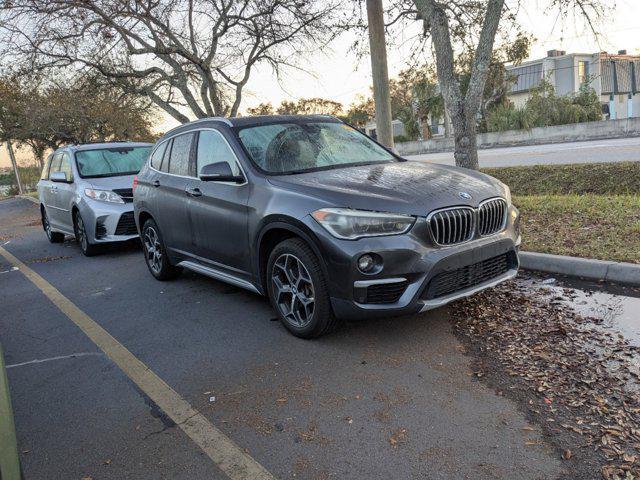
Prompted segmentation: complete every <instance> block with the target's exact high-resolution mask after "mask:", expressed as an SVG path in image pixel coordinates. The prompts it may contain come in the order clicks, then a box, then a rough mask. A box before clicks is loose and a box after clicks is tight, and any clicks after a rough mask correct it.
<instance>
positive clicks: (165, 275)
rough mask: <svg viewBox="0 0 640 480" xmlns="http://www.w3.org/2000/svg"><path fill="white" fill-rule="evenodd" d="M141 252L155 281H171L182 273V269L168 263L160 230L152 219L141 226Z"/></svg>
mask: <svg viewBox="0 0 640 480" xmlns="http://www.w3.org/2000/svg"><path fill="white" fill-rule="evenodd" d="M142 251H143V252H144V259H145V261H146V263H147V267H148V268H149V271H150V272H151V275H153V276H154V277H155V278H156V279H157V280H171V279H172V278H175V277H177V276H178V275H179V274H180V272H181V271H182V268H180V267H176V266H174V265H171V263H169V257H168V256H167V250H166V248H165V246H164V242H163V241H162V235H160V229H159V228H158V225H156V222H155V221H153V220H152V219H149V220H147V221H146V222H144V225H143V226H142Z"/></svg>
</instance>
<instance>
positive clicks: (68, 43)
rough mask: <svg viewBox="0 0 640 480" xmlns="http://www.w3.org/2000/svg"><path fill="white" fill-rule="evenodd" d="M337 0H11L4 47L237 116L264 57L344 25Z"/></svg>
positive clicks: (37, 61)
mask: <svg viewBox="0 0 640 480" xmlns="http://www.w3.org/2000/svg"><path fill="white" fill-rule="evenodd" d="M339 9H340V7H339V4H338V2H337V0H310V1H300V0H140V1H131V0H95V1H86V0H12V1H11V2H9V1H7V2H4V3H3V7H2V8H1V10H0V15H1V16H0V25H2V28H1V31H2V34H0V35H1V37H0V44H4V46H5V47H4V48H2V47H0V51H1V50H4V51H3V52H2V53H3V54H4V59H5V64H6V62H7V61H8V60H11V61H13V60H14V59H15V60H17V63H18V64H19V65H21V66H23V67H26V68H27V69H28V71H37V70H41V69H46V68H50V67H70V66H76V67H81V68H84V69H90V70H93V71H96V72H99V73H100V74H101V75H102V76H104V77H105V78H108V79H110V80H111V81H112V82H114V83H117V84H118V85H119V86H121V87H122V88H124V89H126V90H128V91H131V92H135V93H141V94H144V95H146V96H147V97H148V98H149V99H151V100H152V101H153V102H154V103H155V104H157V105H158V106H159V107H160V108H162V109H163V110H164V111H165V112H167V113H168V114H169V115H171V116H172V117H174V118H175V119H177V120H179V121H180V122H186V121H188V120H189V116H192V117H196V118H202V117H206V116H212V115H227V116H236V115H237V113H238V110H239V108H240V104H241V101H242V93H243V89H244V87H245V86H246V84H247V82H248V81H249V78H250V76H251V73H252V71H253V70H254V69H255V67H256V66H258V65H261V64H265V65H269V66H271V67H272V68H273V69H274V70H275V72H276V74H277V73H278V72H279V71H280V69H281V67H283V66H291V65H294V64H295V58H296V55H297V54H299V53H301V52H304V51H310V50H311V49H312V48H314V47H316V46H317V45H318V44H320V43H322V42H328V41H330V40H331V39H332V38H333V36H334V35H335V33H336V31H337V30H336V29H333V28H331V27H332V25H331V19H333V18H334V17H335V16H337V15H338V12H339Z"/></svg>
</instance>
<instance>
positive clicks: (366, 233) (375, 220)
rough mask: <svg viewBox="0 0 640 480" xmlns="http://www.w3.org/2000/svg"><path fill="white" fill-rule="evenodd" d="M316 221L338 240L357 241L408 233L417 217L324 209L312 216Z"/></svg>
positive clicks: (342, 209) (344, 209)
mask: <svg viewBox="0 0 640 480" xmlns="http://www.w3.org/2000/svg"><path fill="white" fill-rule="evenodd" d="M311 215H312V216H313V218H315V219H316V221H317V222H318V223H319V224H320V225H322V226H323V227H324V228H325V229H327V231H328V232H329V233H330V234H331V235H333V236H334V237H337V238H342V239H345V240H355V239H357V238H361V237H378V236H381V235H399V234H401V233H405V232H407V231H408V230H409V229H410V228H411V226H412V225H413V223H414V222H415V217H412V216H410V215H396V214H392V213H379V212H367V211H365V210H349V209H346V208H323V209H321V210H317V211H315V212H313V213H312V214H311Z"/></svg>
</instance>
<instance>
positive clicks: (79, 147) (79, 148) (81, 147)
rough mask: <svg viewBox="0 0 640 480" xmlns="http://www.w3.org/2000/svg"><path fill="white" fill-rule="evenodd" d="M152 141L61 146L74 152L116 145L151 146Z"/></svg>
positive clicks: (114, 146) (116, 146)
mask: <svg viewBox="0 0 640 480" xmlns="http://www.w3.org/2000/svg"><path fill="white" fill-rule="evenodd" d="M152 146H153V143H148V142H104V143H84V144H82V145H65V146H64V147H62V148H68V149H69V150H72V151H74V152H79V151H83V150H102V149H106V148H118V147H152Z"/></svg>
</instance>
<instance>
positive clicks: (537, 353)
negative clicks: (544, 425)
mask: <svg viewBox="0 0 640 480" xmlns="http://www.w3.org/2000/svg"><path fill="white" fill-rule="evenodd" d="M452 315H453V321H454V328H455V330H456V332H457V333H458V334H460V335H462V336H463V338H466V339H467V340H468V341H469V342H470V343H471V344H472V345H473V346H474V347H475V348H476V349H477V351H478V352H479V355H480V356H481V357H486V358H488V359H491V360H492V364H495V365H500V367H499V368H500V369H502V370H503V372H502V373H506V374H507V375H509V376H510V377H514V378H517V379H520V380H522V381H523V382H522V384H524V385H525V389H526V390H527V391H528V394H529V395H530V396H531V397H533V400H529V401H528V402H527V408H529V409H530V411H531V412H532V414H534V415H536V416H537V418H539V419H541V421H542V422H555V423H553V425H554V428H557V427H558V424H559V425H560V426H561V427H562V428H564V429H566V430H567V431H570V432H573V433H574V434H577V435H579V436H580V437H581V438H582V442H581V443H582V445H581V446H580V447H581V448H584V449H590V450H591V451H594V450H595V451H597V452H600V453H601V454H602V455H601V456H599V458H601V463H602V465H601V467H602V468H601V472H600V473H601V475H602V477H603V478H605V479H607V480H622V479H624V480H628V479H633V478H640V388H639V386H640V373H639V371H638V358H639V357H640V355H639V353H640V349H638V348H636V347H634V346H631V345H629V344H628V343H627V342H626V341H625V340H624V339H623V338H622V336H621V335H619V334H617V333H614V332H611V331H607V330H605V329H603V328H601V327H599V326H598V323H599V320H598V319H593V318H585V317H582V316H580V315H578V314H577V313H576V312H575V311H574V310H573V309H572V308H571V307H570V306H568V305H567V304H565V303H563V302H562V301H561V299H558V298H550V297H548V296H547V297H545V296H544V295H543V294H541V293H540V292H539V291H538V290H533V289H532V288H531V287H530V286H529V285H527V284H526V283H525V282H523V281H520V280H516V281H512V282H508V283H506V284H503V285H501V286H499V287H497V288H494V289H492V290H488V291H486V292H483V293H481V294H479V295H477V296H474V297H472V298H469V299H467V300H464V301H461V302H458V303H457V304H455V306H454V308H452ZM634 362H635V364H634ZM484 373H485V375H487V374H489V375H490V374H491V373H492V372H484ZM477 376H480V375H477ZM575 453H576V452H575V451H573V452H572V451H570V450H565V451H564V452H563V454H562V456H563V458H564V459H565V460H567V461H569V460H571V459H572V458H573V457H574V455H575Z"/></svg>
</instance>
